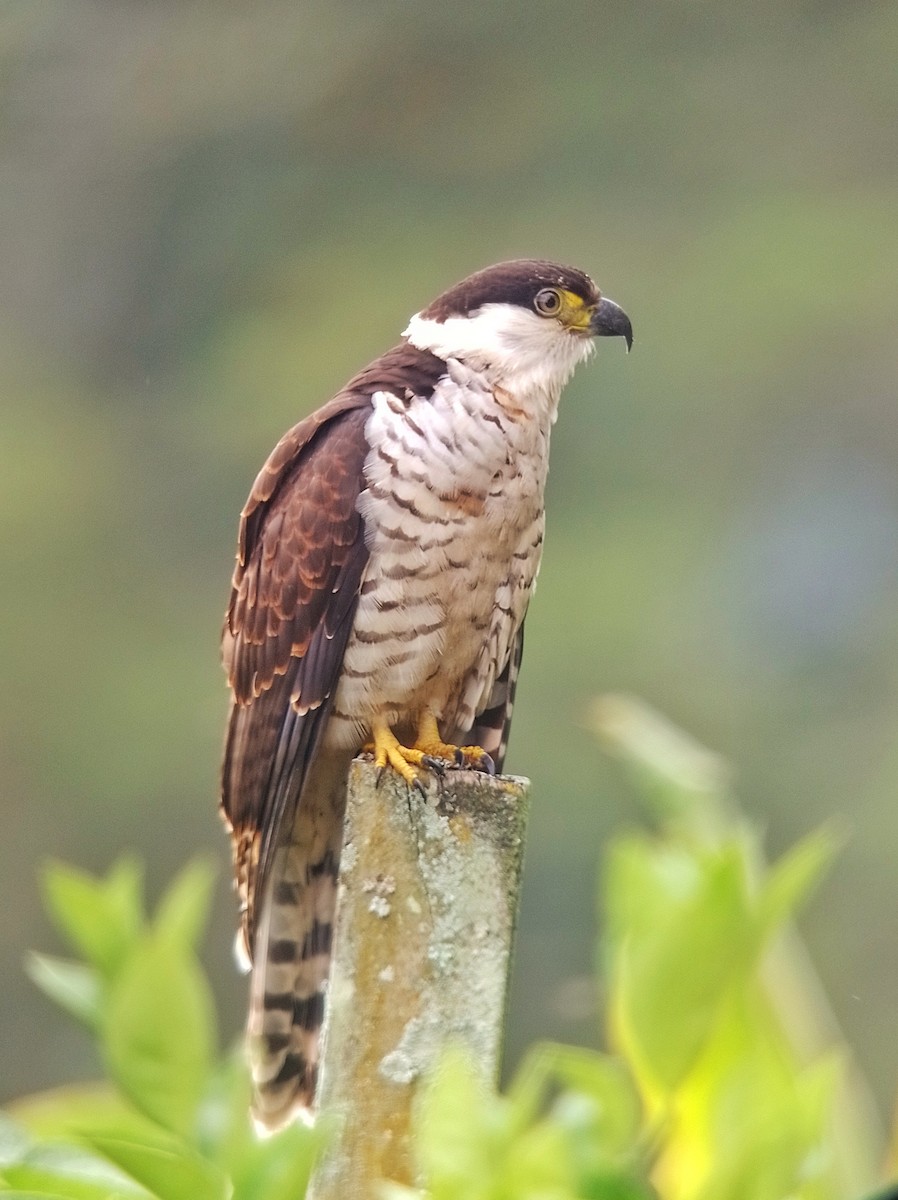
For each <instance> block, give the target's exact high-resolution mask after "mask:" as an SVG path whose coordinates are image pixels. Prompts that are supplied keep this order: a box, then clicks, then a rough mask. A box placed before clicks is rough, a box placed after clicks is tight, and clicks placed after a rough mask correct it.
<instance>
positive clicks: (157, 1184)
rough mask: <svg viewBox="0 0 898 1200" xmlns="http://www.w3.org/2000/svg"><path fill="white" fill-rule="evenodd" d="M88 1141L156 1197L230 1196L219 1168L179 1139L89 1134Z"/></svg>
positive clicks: (214, 1199)
mask: <svg viewBox="0 0 898 1200" xmlns="http://www.w3.org/2000/svg"><path fill="white" fill-rule="evenodd" d="M87 1140H88V1141H89V1142H90V1144H91V1145H92V1146H93V1147H94V1149H96V1150H98V1151H99V1152H100V1153H101V1154H103V1155H105V1156H106V1158H108V1159H109V1160H110V1161H111V1162H113V1163H115V1164H116V1165H117V1166H118V1167H120V1168H121V1169H122V1170H123V1171H125V1172H126V1173H127V1174H128V1175H130V1176H131V1178H132V1179H134V1180H136V1181H137V1182H138V1183H140V1184H142V1185H143V1186H144V1187H145V1188H147V1189H148V1190H149V1191H150V1192H152V1193H153V1195H154V1196H158V1197H159V1200H229V1197H230V1196H231V1195H232V1188H231V1185H230V1183H229V1182H228V1179H227V1177H226V1176H225V1175H224V1174H223V1173H222V1172H221V1171H220V1170H219V1169H218V1167H216V1166H215V1165H214V1164H213V1163H210V1162H209V1161H208V1160H206V1159H204V1158H201V1157H200V1155H199V1154H197V1153H196V1151H194V1150H192V1149H191V1148H190V1147H189V1146H188V1145H187V1144H186V1143H185V1142H182V1141H181V1140H180V1139H178V1138H173V1137H169V1136H166V1135H164V1134H162V1133H160V1134H159V1135H158V1136H157V1137H153V1138H150V1137H143V1138H140V1139H137V1138H125V1137H120V1136H117V1135H115V1134H105V1135H104V1134H91V1135H90V1136H89V1137H88V1138H87Z"/></svg>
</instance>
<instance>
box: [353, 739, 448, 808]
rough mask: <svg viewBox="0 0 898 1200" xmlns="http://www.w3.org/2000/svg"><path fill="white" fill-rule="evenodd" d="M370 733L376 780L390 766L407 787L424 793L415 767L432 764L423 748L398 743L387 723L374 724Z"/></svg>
mask: <svg viewBox="0 0 898 1200" xmlns="http://www.w3.org/2000/svg"><path fill="white" fill-rule="evenodd" d="M372 733H373V745H372V746H371V747H370V749H372V750H373V751H374V765H375V766H376V767H377V773H378V780H380V778H381V777H382V775H383V773H384V771H385V770H386V769H387V767H388V766H390V767H392V768H393V770H394V771H395V772H396V774H397V775H401V776H402V778H403V779H404V780H405V782H406V783H407V784H408V785H409V787H413V788H416V789H417V791H419V792H420V793H421V795H422V796H423V795H425V791H424V785H423V783H422V782H421V780H420V779H419V778H418V773H417V771H416V770H415V767H428V766H431V765H433V764H432V763H431V762H430V761H429V759H428V756H427V754H425V752H424V751H423V750H418V749H417V748H414V747H410V746H402V745H400V743H399V740H398V738H397V737H396V735H395V734H394V733H393V731H392V729H390V727H389V725H375V726H374V729H373V730H372ZM367 748H368V747H366V749H367Z"/></svg>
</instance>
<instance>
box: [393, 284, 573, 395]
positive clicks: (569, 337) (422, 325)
mask: <svg viewBox="0 0 898 1200" xmlns="http://www.w3.org/2000/svg"><path fill="white" fill-rule="evenodd" d="M404 336H405V337H406V338H408V340H409V341H410V342H411V344H412V345H413V346H417V347H418V348H419V349H421V350H430V351H432V353H434V354H436V355H438V356H439V357H440V358H456V359H460V360H461V361H462V362H465V363H468V364H469V365H470V366H472V367H475V368H478V367H479V368H480V369H482V370H487V371H489V373H490V374H491V375H492V376H493V377H494V378H496V379H497V380H500V381H503V382H506V383H508V384H510V385H512V386H514V387H515V388H517V387H521V386H523V387H525V388H527V389H528V390H529V388H537V389H539V388H545V389H546V390H549V391H554V390H556V389H558V388H560V387H561V386H562V385H563V384H564V383H566V382H567V380H568V378H569V377H570V375H571V373H572V372H573V370H574V368H575V367H576V366H577V364H578V363H580V362H582V361H583V360H584V359H585V358H587V357H588V356H589V354H590V351H591V350H592V348H593V345H592V339H591V338H588V337H581V336H579V335H577V334H571V333H569V332H568V331H567V330H566V329H564V328H563V327H562V326H561V325H560V324H559V323H558V322H557V321H555V320H552V319H551V318H546V317H540V316H538V315H537V314H536V313H535V312H530V310H529V309H526V308H522V307H521V306H520V305H517V304H484V305H482V306H481V307H480V308H478V309H477V310H476V311H475V312H473V313H471V314H470V315H469V316H466V317H448V318H447V319H446V320H445V321H434V320H431V319H428V318H425V317H422V316H421V315H420V313H417V314H416V315H415V316H413V317H412V319H411V320H410V321H409V324H408V328H407V329H406V330H405V334H404Z"/></svg>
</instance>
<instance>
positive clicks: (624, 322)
mask: <svg viewBox="0 0 898 1200" xmlns="http://www.w3.org/2000/svg"><path fill="white" fill-rule="evenodd" d="M589 332H590V333H591V334H592V336H593V337H623V338H626V339H627V351H628V353H629V351H630V348H631V347H632V345H633V326H632V325H631V324H630V318H629V317H628V316H627V314H626V313H625V312H624V310H623V309H622V308H621V307H620V305H619V304H615V303H614V301H613V300H606V299H604V298H603V299H602V300H600V301H599V305H598V308H597V309H596V311H595V312H594V313H593V314H592V317H591V318H590V321H589Z"/></svg>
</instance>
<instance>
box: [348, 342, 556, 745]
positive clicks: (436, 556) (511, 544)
mask: <svg viewBox="0 0 898 1200" xmlns="http://www.w3.org/2000/svg"><path fill="white" fill-rule="evenodd" d="M549 425H550V418H549V417H548V416H546V415H544V414H543V418H542V419H538V418H537V417H535V416H534V414H532V413H530V412H529V411H527V409H526V407H522V406H520V405H519V404H518V403H516V402H515V400H514V398H513V397H511V396H510V395H508V394H507V393H504V392H502V391H501V390H500V389H493V390H491V389H489V388H488V387H486V386H485V385H484V384H483V383H482V382H481V381H480V379H479V377H478V376H477V375H476V374H475V373H474V372H471V371H469V370H467V369H466V368H463V367H461V366H460V365H459V364H455V363H454V364H451V366H450V375H449V376H448V377H447V378H446V379H444V380H443V381H441V383H440V384H438V386H437V388H436V390H435V391H434V393H433V396H432V397H431V398H430V399H429V400H424V399H420V398H415V397H413V398H410V399H409V398H400V397H397V396H394V395H391V394H390V393H387V392H380V393H377V394H375V395H374V396H373V397H372V413H371V416H370V418H369V420H368V422H367V425H366V437H367V440H368V443H369V446H370V447H371V449H370V452H369V454H368V456H367V459H366V462H365V467H364V476H365V481H366V483H367V488H366V490H365V491H363V493H362V495H361V496H360V499H359V511H360V512H361V514H362V516H363V518H364V521H365V537H366V541H367V543H368V548H369V550H370V558H369V562H368V567H367V570H366V574H365V578H364V581H363V583H362V587H361V595H360V598H359V604H358V608H357V610H356V615H355V621H354V626H353V632H352V634H351V635H350V639H349V643H348V645H347V649H346V654H345V657H344V660H343V670H342V675H341V681H340V684H339V687H338V690H337V693H336V697H335V703H334V708H333V713H332V717H331V722H330V726H329V730H328V735H327V740H328V741H329V742H330V743H331V744H332V745H334V746H337V745H339V746H348V745H358V742H359V740H360V738H362V739H363V738H367V736H368V733H369V731H370V727H371V723H372V722H373V721H374V720H375V719H377V720H381V721H384V722H386V723H387V724H389V725H390V726H391V727H395V726H403V725H408V724H410V723H413V722H414V721H415V720H416V719H417V716H418V714H419V713H420V712H421V710H422V709H423V708H424V707H425V706H429V707H430V708H431V709H432V710H433V712H434V713H435V715H436V716H437V718H438V720H440V721H441V723H442V724H443V725H444V726H445V727H446V728H452V729H456V730H467V729H470V727H471V725H472V724H473V722H474V717H475V715H476V714H477V713H478V712H479V711H481V710H482V708H483V707H484V706H485V704H486V701H487V698H488V696H489V694H490V691H491V689H492V686H493V683H494V681H495V678H496V676H497V674H498V673H499V672H500V671H501V670H502V668H503V666H504V665H505V662H506V661H507V659H508V655H509V652H510V649H511V646H512V643H513V640H514V636H515V634H516V632H517V629H518V627H519V626H520V624H521V622H522V620H523V618H524V614H525V612H526V608H527V603H528V600H529V597H530V593H531V591H532V588H533V583H534V579H535V577H536V573H537V570H538V567H539V560H540V554H541V549H542V541H543V526H544V513H543V493H544V489H545V480H546V472H547V465H548V450H549Z"/></svg>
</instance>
